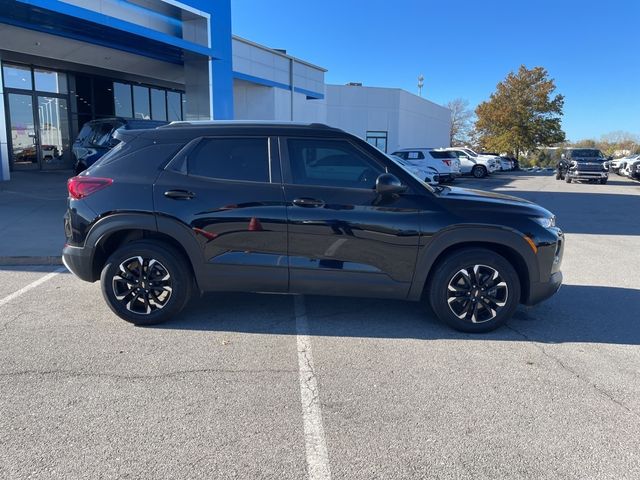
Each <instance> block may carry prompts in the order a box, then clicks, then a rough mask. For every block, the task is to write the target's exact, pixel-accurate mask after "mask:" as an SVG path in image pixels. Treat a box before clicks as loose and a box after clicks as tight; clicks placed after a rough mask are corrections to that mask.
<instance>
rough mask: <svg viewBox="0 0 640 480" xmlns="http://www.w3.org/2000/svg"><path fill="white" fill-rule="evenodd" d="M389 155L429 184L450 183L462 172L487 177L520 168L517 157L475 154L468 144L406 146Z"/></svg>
mask: <svg viewBox="0 0 640 480" xmlns="http://www.w3.org/2000/svg"><path fill="white" fill-rule="evenodd" d="M390 158H391V159H392V160H393V161H395V162H396V163H398V164H400V165H401V166H402V167H403V168H404V169H405V170H408V171H409V172H410V173H412V174H413V175H415V176H417V177H419V178H420V179H421V180H423V181H426V182H427V183H430V184H438V183H449V182H452V181H453V180H455V179H456V178H457V177H460V176H462V175H471V176H473V177H475V178H484V177H486V176H487V175H490V174H492V173H494V172H496V171H508V170H514V169H516V168H517V162H516V161H515V159H511V158H508V157H501V156H500V155H496V154H492V153H476V152H474V151H473V150H471V149H470V148H466V147H450V148H403V149H400V150H396V151H395V152H393V153H392V154H391V155H390Z"/></svg>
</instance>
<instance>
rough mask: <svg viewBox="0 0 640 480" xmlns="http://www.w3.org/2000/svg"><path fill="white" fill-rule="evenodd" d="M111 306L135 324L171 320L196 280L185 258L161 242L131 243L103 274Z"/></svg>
mask: <svg viewBox="0 0 640 480" xmlns="http://www.w3.org/2000/svg"><path fill="white" fill-rule="evenodd" d="M100 284H101V287H102V295H103V297H104V299H105V301H106V302H107V305H109V308H111V310H112V311H113V313H115V314H116V315H118V316H119V317H120V318H122V319H123V320H126V321H127V322H130V323H133V324H134V325H154V324H157V323H162V322H165V321H167V320H170V319H171V318H173V317H174V316H176V315H177V314H178V313H180V311H181V310H182V309H183V308H184V307H185V305H186V304H187V302H188V301H189V299H190V298H191V288H192V285H193V279H192V274H191V270H190V268H189V267H188V265H187V262H186V260H185V259H184V257H183V256H182V255H181V254H180V253H179V252H178V251H176V250H175V249H174V248H172V247H170V246H168V245H165V244H163V243H160V242H155V241H151V240H141V241H135V242H131V243H127V244H125V245H123V246H122V247H120V248H119V249H118V250H116V251H115V252H114V253H113V254H112V255H111V256H110V257H109V259H108V260H107V262H106V264H105V265H104V267H103V269H102V273H101V275H100Z"/></svg>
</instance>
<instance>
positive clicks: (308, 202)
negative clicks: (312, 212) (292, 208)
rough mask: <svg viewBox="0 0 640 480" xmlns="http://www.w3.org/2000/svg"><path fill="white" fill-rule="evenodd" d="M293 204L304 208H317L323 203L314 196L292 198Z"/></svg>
mask: <svg viewBox="0 0 640 480" xmlns="http://www.w3.org/2000/svg"><path fill="white" fill-rule="evenodd" d="M293 204H294V205H297V206H299V207H305V208H318V207H322V206H323V205H324V202H323V201H322V200H317V199H315V198H306V197H302V198H296V199H294V200H293Z"/></svg>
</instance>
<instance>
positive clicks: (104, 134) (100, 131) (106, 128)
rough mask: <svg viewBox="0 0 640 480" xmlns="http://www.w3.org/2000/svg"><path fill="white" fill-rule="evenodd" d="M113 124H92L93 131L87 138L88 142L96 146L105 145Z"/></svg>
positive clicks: (113, 126)
mask: <svg viewBox="0 0 640 480" xmlns="http://www.w3.org/2000/svg"><path fill="white" fill-rule="evenodd" d="M114 128H115V125H113V124H111V123H98V124H96V125H94V126H93V133H92V134H91V137H90V138H89V143H90V144H91V145H94V146H96V147H106V146H107V144H108V143H109V139H110V138H111V132H113V130H114Z"/></svg>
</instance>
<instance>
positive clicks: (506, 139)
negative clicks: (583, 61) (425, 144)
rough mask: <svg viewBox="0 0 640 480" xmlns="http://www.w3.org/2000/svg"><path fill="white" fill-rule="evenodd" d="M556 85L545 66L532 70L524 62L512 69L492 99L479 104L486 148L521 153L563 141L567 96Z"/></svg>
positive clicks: (478, 127)
mask: <svg viewBox="0 0 640 480" xmlns="http://www.w3.org/2000/svg"><path fill="white" fill-rule="evenodd" d="M555 89H556V86H555V82H554V81H553V79H551V78H549V74H548V73H547V71H546V70H545V69H544V68H542V67H535V68H532V69H530V70H529V69H527V68H526V67H525V66H524V65H521V66H520V68H519V69H518V71H517V72H516V73H514V72H511V73H509V75H507V78H505V79H504V80H503V81H502V82H500V83H498V85H497V87H496V91H495V92H494V93H492V94H491V97H490V98H489V100H488V101H486V102H483V103H481V104H480V105H478V108H476V116H477V118H478V120H477V121H476V125H475V128H476V130H477V131H478V134H479V140H480V144H481V145H482V146H483V148H485V149H487V150H497V151H500V152H508V153H510V154H512V155H515V156H516V157H519V156H520V154H522V153H524V152H529V151H532V150H534V149H535V148H537V147H539V146H548V145H553V144H556V143H559V142H563V141H564V140H565V134H564V132H563V131H562V128H561V125H560V120H561V118H562V108H563V106H564V97H563V96H562V95H555V96H553V92H554V91H555Z"/></svg>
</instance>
